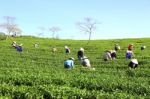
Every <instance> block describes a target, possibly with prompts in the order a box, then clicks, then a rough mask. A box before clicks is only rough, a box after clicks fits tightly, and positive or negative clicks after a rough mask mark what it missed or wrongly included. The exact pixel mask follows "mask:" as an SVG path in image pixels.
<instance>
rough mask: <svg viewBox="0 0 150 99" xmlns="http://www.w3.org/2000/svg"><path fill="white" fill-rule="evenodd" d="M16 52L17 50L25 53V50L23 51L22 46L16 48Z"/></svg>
mask: <svg viewBox="0 0 150 99" xmlns="http://www.w3.org/2000/svg"><path fill="white" fill-rule="evenodd" d="M16 50H17V51H18V52H22V51H23V49H22V44H20V45H18V46H16Z"/></svg>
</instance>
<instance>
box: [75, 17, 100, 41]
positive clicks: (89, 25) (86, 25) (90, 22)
mask: <svg viewBox="0 0 150 99" xmlns="http://www.w3.org/2000/svg"><path fill="white" fill-rule="evenodd" d="M97 24H98V21H96V20H94V19H92V18H89V17H87V18H85V19H84V22H78V23H77V26H78V27H79V29H80V30H81V32H84V33H87V34H89V39H88V40H89V41H90V40H91V35H92V33H93V32H94V31H95V30H96V25H97ZM89 41H88V42H89Z"/></svg>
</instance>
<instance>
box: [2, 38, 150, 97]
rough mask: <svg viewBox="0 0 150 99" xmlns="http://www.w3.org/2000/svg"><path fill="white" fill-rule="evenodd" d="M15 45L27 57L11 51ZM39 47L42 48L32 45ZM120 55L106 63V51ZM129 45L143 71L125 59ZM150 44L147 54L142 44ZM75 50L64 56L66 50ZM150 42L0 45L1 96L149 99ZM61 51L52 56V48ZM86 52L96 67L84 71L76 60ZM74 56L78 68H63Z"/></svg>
mask: <svg viewBox="0 0 150 99" xmlns="http://www.w3.org/2000/svg"><path fill="white" fill-rule="evenodd" d="M12 41H16V42H17V43H19V44H20V43H22V44H23V53H18V52H16V50H15V49H14V48H13V47H11V43H12ZM35 42H37V43H39V48H34V47H33V44H34V43H35ZM115 43H118V44H119V45H120V46H121V50H120V51H119V52H118V53H117V59H116V60H113V61H107V62H104V61H103V60H102V56H103V53H104V51H105V50H108V49H114V44H115ZM129 43H133V44H134V46H135V47H134V54H135V58H137V59H138V61H139V67H138V68H136V69H132V70H129V69H128V63H129V61H130V60H126V59H125V52H126V50H127V46H128V44H129ZM143 44H144V45H146V46H147V48H146V49H145V50H144V51H141V50H140V47H141V45H143ZM65 45H67V46H69V47H70V49H71V53H70V54H65V50H64V46H65ZM149 45H150V38H142V39H117V40H93V41H91V42H90V43H89V45H87V41H86V40H84V41H82V40H52V39H42V38H34V37H20V38H12V39H9V40H7V41H6V40H2V41H0V97H1V98H4V99H5V98H10V99H11V98H14V99H31V98H32V99H36V98H38V99H55V98H57V99H60V98H62V99H66V98H68V99H81V98H82V99H103V98H106V99H107V98H108V99H113V98H114V99H116V98H118V99H121V98H123V99H125V98H150V79H149V77H150V70H149V69H150V61H149V59H150V47H149ZM53 47H56V48H57V49H58V51H57V53H52V48H53ZM80 47H83V48H84V49H85V55H86V56H87V57H89V59H90V61H91V64H92V67H94V68H95V69H96V70H90V69H87V68H83V67H82V66H81V65H80V62H79V61H78V60H77V51H78V50H79V48H80ZM69 57H74V58H75V59H76V60H75V68H74V69H72V70H66V69H64V66H63V62H64V60H66V59H67V58H69Z"/></svg>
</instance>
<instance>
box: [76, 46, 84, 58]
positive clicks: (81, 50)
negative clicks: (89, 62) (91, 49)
mask: <svg viewBox="0 0 150 99" xmlns="http://www.w3.org/2000/svg"><path fill="white" fill-rule="evenodd" d="M83 55H84V49H83V48H80V50H79V51H78V53H77V56H78V60H81V59H82V58H83Z"/></svg>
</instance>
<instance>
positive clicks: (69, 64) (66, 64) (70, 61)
mask: <svg viewBox="0 0 150 99" xmlns="http://www.w3.org/2000/svg"><path fill="white" fill-rule="evenodd" d="M64 67H65V68H67V69H71V68H74V58H73V57H71V58H69V59H68V60H66V61H65V62H64Z"/></svg>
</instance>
